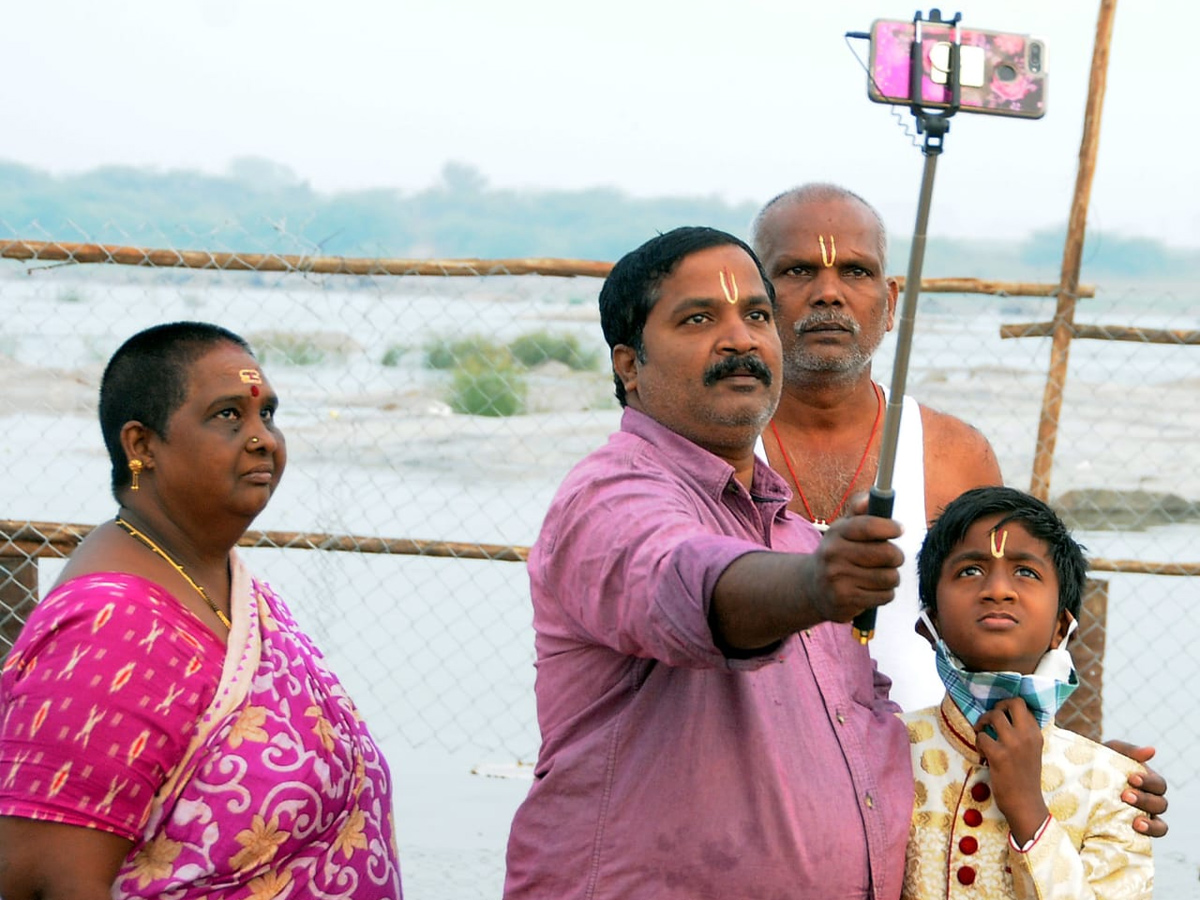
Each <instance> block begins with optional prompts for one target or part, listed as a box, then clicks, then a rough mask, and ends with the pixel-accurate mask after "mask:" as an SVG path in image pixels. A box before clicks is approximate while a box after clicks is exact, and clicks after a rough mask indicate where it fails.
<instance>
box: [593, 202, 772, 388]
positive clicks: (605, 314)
mask: <svg viewBox="0 0 1200 900" xmlns="http://www.w3.org/2000/svg"><path fill="white" fill-rule="evenodd" d="M727 245H732V246H734V247H740V248H741V249H743V250H745V251H746V255H747V256H749V257H750V259H752V260H753V261H754V265H755V266H757V267H758V274H759V276H760V277H761V278H762V281H763V287H764V288H766V291H767V298H768V299H769V300H770V301H771V306H772V308H774V306H775V286H774V285H773V284H771V280H770V279H769V278H767V272H766V270H765V269H764V268H763V266H762V263H761V262H759V260H758V257H757V256H755V254H754V251H753V250H752V249H751V248H750V245H749V244H747V243H746V242H745V241H743V240H742V239H740V238H737V237H734V236H733V235H732V234H729V233H728V232H725V231H718V230H717V229H716V228H706V227H703V226H699V225H684V226H682V227H680V228H675V229H672V230H671V231H668V232H666V233H665V234H660V235H658V236H656V237H653V238H651V239H650V240H648V241H646V243H644V244H642V245H641V246H640V247H638V248H637V249H636V250H630V251H629V252H628V253H626V254H625V255H624V256H622V257H621V258H620V259H619V260H618V261H617V264H616V265H615V266H613V268H612V271H611V272H609V274H608V278H606V279H605V280H604V285H603V287H601V288H600V327H601V329H602V330H603V331H604V340H605V341H607V342H608V348H609V350H612V349H613V348H614V347H616V346H617V345H618V344H624V345H625V346H627V347H632V348H633V350H634V351H635V352H636V353H637V356H638V359H639V360H641V361H642V362H645V355H644V353H645V350H644V348H643V345H642V330H643V329H644V328H645V326H646V318H647V316H649V315H650V309H651V307H653V306H654V304H655V303H657V302H658V293H659V288H660V287H661V286H662V283H663V281H664V280H665V279H666V278H667V277H668V276H669V275H670V274H671V273H672V272H673V271H674V270H675V267H676V266H677V265H678V264H679V262H680V261H681V260H683V259H684V258H685V257H688V256H691V255H692V254H693V253H699V252H700V251H701V250H708V249H710V248H712V247H724V246H727ZM613 383H614V385H615V386H616V391H615V393H616V396H617V400H618V401H619V402H620V404H621V405H622V406H625V405H626V399H625V385H624V383H623V382H622V381H621V378H620V376H619V375H617V374H616V373H615V372H614V373H613Z"/></svg>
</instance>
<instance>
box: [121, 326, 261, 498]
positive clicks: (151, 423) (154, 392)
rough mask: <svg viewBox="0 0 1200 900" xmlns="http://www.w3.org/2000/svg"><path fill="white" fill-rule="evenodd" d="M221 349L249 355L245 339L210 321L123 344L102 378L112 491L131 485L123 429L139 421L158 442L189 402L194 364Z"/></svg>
mask: <svg viewBox="0 0 1200 900" xmlns="http://www.w3.org/2000/svg"><path fill="white" fill-rule="evenodd" d="M218 344H234V345H235V346H237V347H240V348H241V349H243V350H245V351H246V352H247V353H249V354H250V355H251V356H253V355H254V351H252V350H251V349H250V345H249V344H247V343H246V341H245V339H244V338H242V337H240V336H238V335H236V334H234V333H233V332H232V331H229V330H228V329H226V328H222V327H221V326H220V325H212V324H210V323H208V322H170V323H167V324H165V325H155V326H154V327H153V328H147V329H146V330H145V331H139V332H138V333H137V334H135V335H134V336H133V337H131V338H129V340H127V341H126V342H125V343H123V344H122V345H121V346H120V347H119V348H117V352H116V353H114V354H113V355H112V358H111V359H110V360H109V361H108V365H107V366H105V367H104V375H103V377H101V379H100V431H101V433H102V434H103V435H104V445H105V447H107V448H108V459H109V462H110V463H111V464H112V489H113V494H114V495H115V494H116V493H117V491H119V490H121V489H122V488H124V487H126V486H127V485H128V484H129V482H130V473H129V460H128V458H127V457H126V456H125V450H124V449H123V448H122V447H121V429H122V428H124V427H125V423H127V422H141V423H142V424H143V425H145V426H146V427H147V428H149V429H150V430H151V431H153V432H154V433H155V434H157V435H158V436H159V437H162V438H165V437H166V436H167V422H168V421H169V420H170V418H171V415H172V414H173V413H174V412H175V410H177V409H179V407H180V406H182V405H183V401H184V400H185V399H186V398H187V390H188V373H189V372H190V371H191V367H192V364H193V363H194V362H195V361H196V360H197V359H199V358H200V357H201V356H203V355H204V354H205V353H207V352H208V351H209V350H211V349H212V348H213V347H214V346H216V345H218Z"/></svg>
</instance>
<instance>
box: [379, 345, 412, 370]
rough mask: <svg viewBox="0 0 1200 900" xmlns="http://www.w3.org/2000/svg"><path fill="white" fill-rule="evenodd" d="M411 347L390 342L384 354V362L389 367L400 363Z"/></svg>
mask: <svg viewBox="0 0 1200 900" xmlns="http://www.w3.org/2000/svg"><path fill="white" fill-rule="evenodd" d="M410 349H411V348H409V347H406V346H404V345H403V344H390V345H389V346H388V348H387V350H386V351H384V354H383V364H384V365H385V366H387V367H388V368H389V369H391V368H395V367H396V366H398V365H400V360H402V359H403V358H404V357H405V355H407V353H408V351H409V350H410Z"/></svg>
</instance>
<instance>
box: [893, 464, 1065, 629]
mask: <svg viewBox="0 0 1200 900" xmlns="http://www.w3.org/2000/svg"><path fill="white" fill-rule="evenodd" d="M996 515H998V516H1000V517H1001V518H1000V521H999V522H998V523H997V524H996V527H997V528H999V527H1001V526H1003V525H1007V524H1008V523H1009V522H1020V523H1021V524H1022V525H1024V526H1025V529H1026V530H1027V531H1028V532H1029V533H1030V535H1032V536H1033V537H1035V538H1037V539H1038V540H1040V541H1044V542H1045V543H1046V546H1047V547H1048V548H1049V550H1050V559H1051V561H1052V562H1053V563H1054V570H1055V572H1056V573H1057V575H1058V609H1059V611H1060V612H1061V611H1062V610H1064V609H1065V610H1067V611H1068V612H1070V613H1071V615H1072V616H1074V617H1075V618H1076V619H1078V618H1079V608H1080V606H1081V605H1082V603H1083V588H1084V583H1085V582H1086V581H1087V568H1088V566H1087V560H1086V559H1084V556H1083V549H1084V548H1083V547H1082V546H1081V545H1080V544H1079V543H1078V542H1077V541H1076V540H1075V539H1074V538H1073V537H1071V534H1070V532H1069V531H1067V526H1066V525H1065V524H1063V520H1062V519H1060V518H1059V517H1058V514H1057V513H1056V512H1055V511H1054V510H1053V509H1051V508H1050V507H1049V506H1048V505H1047V504H1045V503H1043V502H1042V501H1041V500H1039V499H1038V498H1037V497H1034V496H1033V495H1031V494H1026V493H1025V492H1024V491H1018V490H1016V489H1015V488H1010V487H981V488H974V489H972V490H969V491H967V492H966V493H965V494H963V495H961V496H960V497H958V498H956V499H954V500H952V501H951V502H950V503H948V504H947V505H946V509H945V510H944V511H943V512H942V514H941V515H940V516H938V517H937V520H936V521H935V522H934V523H933V525H932V527H931V528H930V529H929V533H928V534H927V535H925V542H924V543H923V544H922V545H921V552H920V553H919V554H918V555H917V580H918V585H919V588H920V593H921V606H922V608H924V609H928V610H932V611H933V612H937V586H938V579H939V578H941V576H942V567H943V566H944V565H945V563H946V557H948V556H949V555H950V553H951V551H953V550H954V548H955V547H956V546H958V545H959V544H960V543H961V542H962V540H963V538H964V537H966V535H967V530H968V529H969V528H970V527H971V526H972V525H974V524H975V523H976V522H978V521H979V520H980V519H982V518H984V517H986V516H996Z"/></svg>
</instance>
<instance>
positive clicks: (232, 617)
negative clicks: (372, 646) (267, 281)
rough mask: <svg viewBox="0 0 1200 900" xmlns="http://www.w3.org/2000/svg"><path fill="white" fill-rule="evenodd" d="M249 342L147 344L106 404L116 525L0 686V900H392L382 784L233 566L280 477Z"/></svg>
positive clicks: (89, 542) (45, 607)
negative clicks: (236, 548)
mask: <svg viewBox="0 0 1200 900" xmlns="http://www.w3.org/2000/svg"><path fill="white" fill-rule="evenodd" d="M277 405H278V399H277V398H276V396H275V393H274V391H273V390H272V389H271V387H270V384H269V382H267V380H266V378H265V376H263V374H262V372H261V370H260V368H259V366H258V363H257V361H256V360H255V359H254V357H253V355H252V354H251V353H250V350H249V347H248V346H247V345H246V344H245V342H244V341H243V340H242V339H241V338H239V337H237V336H236V335H234V334H232V333H231V332H227V331H225V330H224V329H220V328H218V327H217V326H213V325H206V324H203V323H174V324H171V325H164V326H158V327H156V328H152V329H148V330H147V331H144V332H142V333H140V334H138V335H135V336H134V337H133V338H131V339H130V340H129V341H127V342H126V343H125V344H124V345H123V346H122V347H121V349H119V350H118V351H117V353H116V354H115V355H114V357H113V359H112V360H111V361H110V362H109V365H108V367H107V369H106V370H105V374H104V379H103V381H102V385H101V402H100V414H101V427H102V430H103V432H104V435H105V441H106V444H107V445H108V449H109V455H110V457H111V459H112V463H113V490H114V494H115V495H116V497H117V500H118V503H119V504H120V511H119V513H118V515H117V517H116V518H115V519H114V520H113V521H111V522H108V523H105V524H103V525H101V526H99V527H97V528H96V529H95V530H94V531H93V532H92V533H91V534H90V535H89V536H88V538H87V539H86V540H85V541H84V542H83V543H82V544H81V545H80V546H79V548H78V549H77V550H76V551H75V553H73V554H72V556H71V559H70V560H69V562H68V564H67V566H66V567H65V569H64V571H63V574H62V576H61V578H60V579H59V583H58V585H57V586H56V587H55V589H54V590H53V591H52V592H51V593H50V594H49V595H48V596H47V597H46V599H45V600H44V601H43V602H42V603H41V604H40V605H39V606H38V608H37V609H36V610H35V612H34V613H33V615H31V617H30V619H29V621H28V623H27V624H26V626H25V628H24V629H23V631H22V633H21V635H20V637H19V638H18V640H17V643H16V645H15V646H14V647H13V650H12V652H11V653H10V654H9V657H8V659H7V660H6V661H5V664H4V667H3V670H2V672H0V895H2V896H3V897H4V898H6V900H24V898H46V900H50V898H55V897H60V896H63V897H65V896H70V897H72V898H76V897H78V898H87V897H96V898H108V897H116V898H135V897H147V898H148V897H156V898H159V897H161V898H172V900H192V898H222V900H225V898H228V900H235V898H237V900H241V898H254V900H267V898H310V897H311V898H371V900H385V898H386V900H390V898H399V897H401V887H400V869H399V862H398V859H397V854H396V849H395V840H394V829H393V823H392V796H391V789H392V786H391V777H390V774H389V772H388V768H387V765H386V763H385V762H384V760H383V759H382V757H381V756H380V754H379V750H378V748H377V747H376V745H375V743H374V741H373V740H372V739H371V736H370V734H369V732H368V731H367V728H366V726H365V724H364V723H363V721H362V718H361V716H360V715H359V714H358V711H357V710H356V709H355V707H354V705H353V703H352V702H351V701H350V698H349V697H348V696H347V695H346V692H345V691H344V690H343V689H342V687H341V685H340V684H339V683H338V681H337V679H336V678H335V677H334V676H333V675H332V674H331V673H330V672H329V670H328V669H327V668H326V667H325V665H324V663H323V661H322V658H321V654H320V652H319V651H318V650H317V649H316V648H315V647H314V646H313V644H312V643H311V642H310V641H309V640H308V638H307V637H305V636H304V634H303V633H301V632H300V630H299V629H298V628H297V627H296V624H295V622H294V621H293V619H292V617H291V614H290V613H289V612H288V610H287V607H286V606H285V605H284V604H283V602H282V601H281V600H280V599H279V598H278V597H277V596H276V595H275V594H274V593H273V592H272V590H271V588H270V587H269V586H268V585H267V584H265V583H263V582H260V581H258V580H256V579H255V578H253V577H251V576H250V574H249V573H248V572H247V571H246V569H245V568H244V566H243V565H242V563H241V561H240V560H239V558H238V556H237V554H236V553H235V552H234V550H233V547H234V545H235V544H236V542H237V540H238V538H240V537H241V535H242V534H243V533H244V532H245V530H246V528H247V527H248V526H249V524H250V522H251V521H252V520H253V519H254V517H255V516H256V515H257V514H258V513H259V512H261V510H262V509H263V508H264V507H265V506H266V503H267V501H268V500H269V498H270V496H271V493H272V492H273V491H274V489H275V486H276V485H277V484H278V482H279V477H280V475H281V474H282V472H283V468H284V464H285V462H286V450H285V446H284V441H283V436H282V434H281V433H280V432H279V430H278V429H277V428H276V426H275V421H274V414H275V409H276V407H277Z"/></svg>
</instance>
